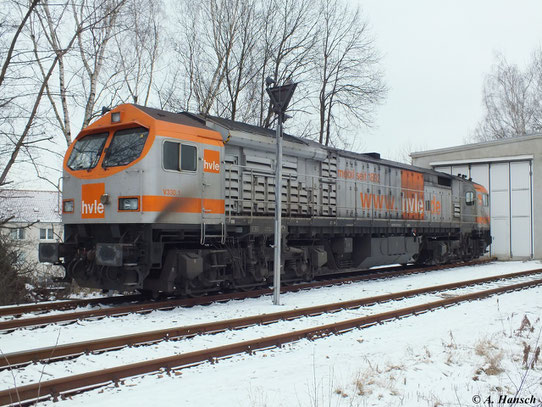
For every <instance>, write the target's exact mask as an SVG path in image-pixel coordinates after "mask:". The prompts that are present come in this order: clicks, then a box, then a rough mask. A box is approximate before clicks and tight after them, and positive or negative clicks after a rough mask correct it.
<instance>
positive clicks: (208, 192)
mask: <svg viewBox="0 0 542 407" xmlns="http://www.w3.org/2000/svg"><path fill="white" fill-rule="evenodd" d="M200 150H201V156H200V160H201V162H202V166H201V173H200V174H201V227H202V234H201V240H202V244H204V243H205V241H206V240H207V239H208V238H210V237H213V238H217V237H220V238H221V240H224V239H225V210H224V208H225V201H224V171H223V166H222V158H223V155H224V147H222V146H213V145H203V146H202V148H201V149H200Z"/></svg>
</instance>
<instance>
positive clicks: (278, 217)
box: [273, 113, 284, 305]
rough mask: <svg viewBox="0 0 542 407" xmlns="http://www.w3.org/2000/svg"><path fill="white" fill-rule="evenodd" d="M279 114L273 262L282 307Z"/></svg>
mask: <svg viewBox="0 0 542 407" xmlns="http://www.w3.org/2000/svg"><path fill="white" fill-rule="evenodd" d="M283 114H284V113H279V114H277V119H278V123H277V134H276V138H277V158H276V168H275V257H274V261H273V273H274V275H273V304H274V305H280V271H281V258H280V252H281V229H282V226H281V220H282V219H281V217H282V115H283Z"/></svg>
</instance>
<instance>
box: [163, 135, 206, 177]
mask: <svg viewBox="0 0 542 407" xmlns="http://www.w3.org/2000/svg"><path fill="white" fill-rule="evenodd" d="M197 152H198V151H197V148H196V147H195V146H190V145H187V144H181V143H177V142H175V141H164V144H163V147H162V162H163V165H164V169H165V170H173V171H196V170H197V168H198V158H197Z"/></svg>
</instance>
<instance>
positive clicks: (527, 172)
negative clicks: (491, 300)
mask: <svg viewBox="0 0 542 407" xmlns="http://www.w3.org/2000/svg"><path fill="white" fill-rule="evenodd" d="M412 159H413V164H414V165H417V166H420V167H425V168H435V169H437V170H440V171H444V172H449V173H452V174H454V175H457V173H458V172H460V173H462V174H465V175H467V176H470V177H472V178H473V181H475V182H479V183H481V184H482V185H484V186H486V187H488V186H489V184H491V188H490V189H489V192H490V199H491V210H492V225H491V227H492V235H494V237H495V243H494V245H493V247H492V250H493V251H495V252H497V254H500V253H503V248H504V247H505V246H506V244H509V246H510V248H511V255H512V257H513V258H518V259H520V258H528V257H530V256H531V252H532V256H533V257H534V258H537V259H542V235H541V233H542V206H541V205H539V204H538V202H540V199H539V198H541V194H542V177H541V176H537V174H542V136H540V135H535V136H525V137H521V138H516V139H508V140H503V141H494V142H488V143H478V144H470V145H465V146H460V147H452V148H447V149H440V150H433V151H426V152H417V153H413V154H412ZM507 211H508V215H507ZM507 216H508V217H509V218H510V220H509V221H507V220H506V219H507V218H506V217H507ZM507 222H508V223H507ZM531 229H532V232H531ZM505 233H508V235H506V236H504V235H503V234H505ZM526 235H529V237H530V236H531V235H532V242H526V240H525V236H526ZM527 246H529V247H527ZM500 257H501V258H505V257H506V256H500Z"/></svg>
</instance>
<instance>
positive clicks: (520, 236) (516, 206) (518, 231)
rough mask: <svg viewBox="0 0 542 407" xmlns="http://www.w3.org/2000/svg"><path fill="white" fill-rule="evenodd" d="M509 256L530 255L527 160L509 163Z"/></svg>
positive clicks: (529, 183)
mask: <svg viewBox="0 0 542 407" xmlns="http://www.w3.org/2000/svg"><path fill="white" fill-rule="evenodd" d="M510 218H511V220H510V222H511V226H510V229H511V230H510V232H511V253H510V255H511V257H530V256H531V254H532V250H531V247H532V244H531V236H532V232H531V165H530V162H529V161H518V162H511V163H510Z"/></svg>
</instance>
